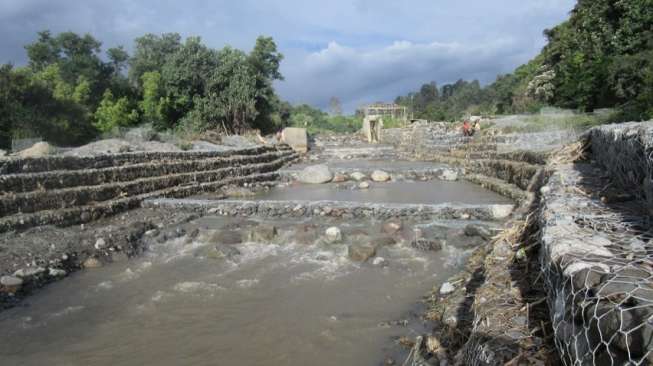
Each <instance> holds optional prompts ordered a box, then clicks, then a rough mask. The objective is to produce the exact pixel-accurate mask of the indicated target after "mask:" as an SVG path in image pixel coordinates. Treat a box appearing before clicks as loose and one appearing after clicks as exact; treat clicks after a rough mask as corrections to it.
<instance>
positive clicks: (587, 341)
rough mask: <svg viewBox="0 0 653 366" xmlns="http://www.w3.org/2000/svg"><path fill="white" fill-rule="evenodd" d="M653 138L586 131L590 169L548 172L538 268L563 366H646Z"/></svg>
mask: <svg viewBox="0 0 653 366" xmlns="http://www.w3.org/2000/svg"><path fill="white" fill-rule="evenodd" d="M652 128H653V126H652V125H651V123H644V124H621V125H610V126H603V127H599V128H595V129H592V130H590V131H589V132H588V133H587V134H586V136H585V138H586V144H587V146H591V151H590V154H589V156H588V158H589V159H591V160H588V161H582V162H576V163H574V164H559V165H556V166H554V171H553V173H552V175H551V177H550V178H549V181H548V183H547V185H546V186H544V187H543V189H542V196H543V197H542V205H541V212H540V213H539V219H538V222H539V226H540V230H541V231H540V243H541V245H542V248H541V250H540V256H541V265H542V270H543V274H544V279H545V283H546V290H547V293H548V303H549V309H550V313H551V321H552V325H553V329H554V332H555V342H556V346H557V348H558V350H559V352H560V356H561V359H562V361H563V362H564V363H565V364H567V365H610V364H613V365H622V364H638V365H639V364H649V363H651V362H652V361H653V257H652V256H651V253H653V244H652V243H651V239H652V238H653V235H651V233H652V232H651V221H650V219H651V216H650V213H651V197H652V196H651V152H652V150H651V145H652V142H653V141H652V140H651V136H652V135H651V131H652ZM593 163H598V164H593Z"/></svg>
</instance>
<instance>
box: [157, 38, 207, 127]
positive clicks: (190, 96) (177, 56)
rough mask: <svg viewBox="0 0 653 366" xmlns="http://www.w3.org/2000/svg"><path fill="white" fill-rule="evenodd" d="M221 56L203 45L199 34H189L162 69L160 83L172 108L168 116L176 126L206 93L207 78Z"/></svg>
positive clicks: (170, 121)
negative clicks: (196, 35) (191, 35)
mask: <svg viewBox="0 0 653 366" xmlns="http://www.w3.org/2000/svg"><path fill="white" fill-rule="evenodd" d="M218 64H219V62H218V56H217V52H216V51H215V50H212V49H210V48H208V47H206V46H205V45H203V44H202V42H201V40H200V38H199V37H189V38H187V39H186V42H185V43H184V45H183V46H182V47H181V48H180V49H179V50H177V52H176V53H174V54H173V55H170V56H169V57H168V58H167V60H166V63H165V64H164V65H163V68H162V71H161V82H162V85H163V88H164V90H165V94H166V97H167V98H168V99H169V100H170V107H169V108H168V110H167V115H166V116H165V119H166V122H167V123H168V127H173V126H174V125H175V124H176V123H177V122H178V121H179V120H180V119H181V118H183V117H184V116H185V115H186V113H188V112H190V111H191V110H192V109H193V108H194V103H195V100H198V98H202V97H203V96H204V95H205V90H206V86H207V81H208V80H209V78H210V76H211V75H212V74H213V72H214V70H215V69H216V68H217V67H218Z"/></svg>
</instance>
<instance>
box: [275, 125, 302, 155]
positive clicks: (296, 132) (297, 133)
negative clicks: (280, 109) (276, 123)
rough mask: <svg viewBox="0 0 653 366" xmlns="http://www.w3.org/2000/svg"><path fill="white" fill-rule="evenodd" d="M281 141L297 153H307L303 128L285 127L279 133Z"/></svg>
mask: <svg viewBox="0 0 653 366" xmlns="http://www.w3.org/2000/svg"><path fill="white" fill-rule="evenodd" d="M281 141H282V142H285V143H286V144H288V146H290V147H291V148H292V149H293V150H295V151H297V152H298V153H302V154H303V153H306V152H308V135H307V134H306V129H305V128H297V127H286V128H284V129H283V131H282V132H281Z"/></svg>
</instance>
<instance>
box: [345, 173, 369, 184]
mask: <svg viewBox="0 0 653 366" xmlns="http://www.w3.org/2000/svg"><path fill="white" fill-rule="evenodd" d="M349 176H350V177H351V179H353V180H355V181H357V182H360V181H362V180H363V179H365V178H366V176H365V174H363V173H361V172H353V173H351V174H350V175H349Z"/></svg>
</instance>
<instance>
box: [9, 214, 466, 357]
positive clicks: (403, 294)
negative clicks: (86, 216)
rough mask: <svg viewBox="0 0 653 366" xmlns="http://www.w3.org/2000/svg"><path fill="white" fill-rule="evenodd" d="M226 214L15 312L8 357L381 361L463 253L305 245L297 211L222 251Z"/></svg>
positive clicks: (415, 328)
mask: <svg viewBox="0 0 653 366" xmlns="http://www.w3.org/2000/svg"><path fill="white" fill-rule="evenodd" d="M223 220H225V219H219V218H210V217H209V218H203V219H200V220H198V221H197V222H194V223H191V224H190V225H194V226H196V227H199V228H201V232H200V234H199V235H198V236H197V238H196V239H195V240H193V241H190V242H189V240H186V238H185V237H181V238H178V239H175V240H171V241H167V242H164V243H156V244H152V245H151V247H150V248H149V251H148V252H147V254H146V255H145V256H143V257H141V258H138V259H133V260H131V261H128V262H126V263H122V264H115V265H111V266H108V267H105V268H100V269H97V270H87V271H84V272H82V273H78V274H76V275H73V276H71V277H70V278H68V279H66V280H64V281H60V282H59V283H55V284H52V285H50V286H48V287H47V288H45V289H44V290H42V291H40V292H39V293H37V294H36V295H35V296H33V297H31V298H29V300H28V301H27V302H26V306H23V307H18V308H14V309H12V310H9V311H6V312H3V313H2V314H0V327H1V328H2V330H3V331H2V332H1V333H0V359H2V364H3V365H45V364H49V365H112V366H119V365H146V364H147V365H263V364H265V365H278V364H283V365H370V364H378V363H379V362H381V361H382V360H383V358H384V357H385V356H387V355H392V356H394V357H396V358H400V357H401V355H400V354H397V353H396V352H397V351H398V348H397V347H396V346H395V345H394V342H393V337H397V336H409V337H415V336H416V335H418V334H421V333H422V332H423V331H424V328H423V324H421V322H420V321H419V319H417V318H416V317H415V316H414V315H411V310H415V309H416V308H415V306H416V303H417V301H418V299H419V298H420V296H421V295H423V294H424V293H425V292H427V291H428V290H429V289H430V288H432V286H434V285H437V284H438V283H439V282H441V281H443V280H444V279H446V278H447V276H448V275H450V274H452V273H453V272H454V271H455V270H456V268H457V264H459V261H460V257H461V254H462V251H461V249H457V248H455V247H453V246H447V247H446V248H445V249H444V250H442V251H441V252H437V253H436V252H422V251H418V250H415V249H413V248H411V247H410V246H409V245H407V244H397V245H395V246H388V247H384V248H381V249H379V250H378V252H377V257H383V258H384V259H385V264H383V265H376V266H375V265H373V264H372V263H371V262H369V261H368V262H367V263H363V264H361V263H355V262H352V261H351V260H350V259H349V258H348V257H347V246H346V244H347V243H348V242H347V236H345V240H344V241H343V243H342V244H325V243H319V240H318V243H315V244H311V245H302V244H295V243H293V239H292V237H291V236H290V234H288V233H289V232H290V231H284V227H286V228H288V227H292V226H293V225H297V224H298V223H297V222H291V221H287V222H284V223H280V222H276V223H275V224H276V225H278V226H279V228H280V235H279V237H278V238H277V239H275V241H274V242H275V243H274V244H270V243H254V242H246V243H242V244H238V245H235V246H234V247H235V248H236V249H237V251H238V252H239V253H240V254H239V255H234V256H231V257H230V258H231V259H227V258H213V257H212V256H210V255H206V253H208V252H207V250H206V249H207V248H209V249H210V248H211V245H212V244H209V243H207V242H206V241H205V238H206V237H207V235H204V234H205V233H204V231H206V230H210V229H215V228H217V227H221V226H225V225H226V224H229V223H230V221H223ZM227 220H228V219H227ZM231 224H232V225H231V227H233V226H234V224H233V222H231ZM238 225H239V224H238V223H236V225H235V226H238ZM341 227H342V228H343V230H344V231H348V230H349V231H351V230H355V229H366V230H368V231H369V232H378V230H380V227H379V226H373V225H370V223H358V224H357V223H348V224H346V225H343V226H341Z"/></svg>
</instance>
